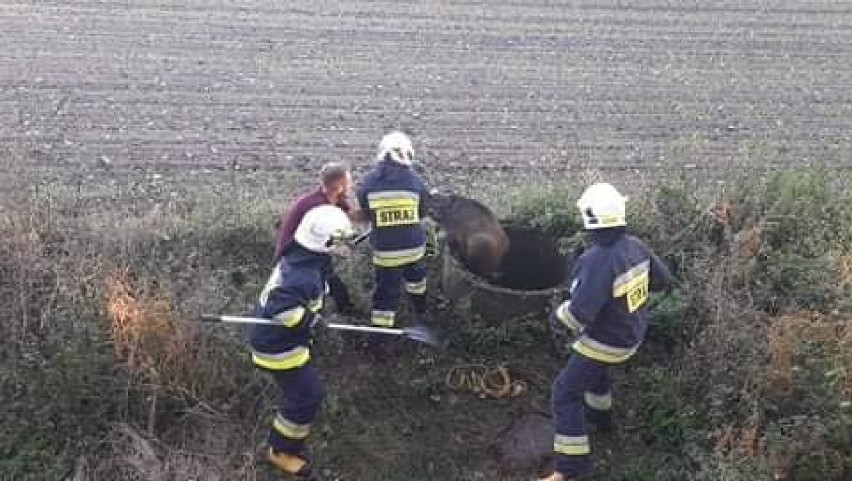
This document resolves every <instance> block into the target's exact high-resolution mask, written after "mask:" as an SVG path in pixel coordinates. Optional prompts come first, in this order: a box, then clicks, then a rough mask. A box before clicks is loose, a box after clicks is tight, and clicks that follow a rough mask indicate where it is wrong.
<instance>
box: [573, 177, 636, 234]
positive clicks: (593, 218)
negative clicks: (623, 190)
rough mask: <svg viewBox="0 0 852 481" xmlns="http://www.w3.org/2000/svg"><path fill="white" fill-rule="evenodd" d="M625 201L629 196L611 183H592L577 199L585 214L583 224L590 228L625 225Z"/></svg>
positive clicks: (582, 212) (581, 212) (583, 214)
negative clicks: (625, 195) (624, 194)
mask: <svg viewBox="0 0 852 481" xmlns="http://www.w3.org/2000/svg"><path fill="white" fill-rule="evenodd" d="M625 202H627V197H624V196H623V195H621V194H620V193H619V192H618V191H617V190H616V189H615V187H613V186H612V185H611V184H607V183H597V184H592V185H590V186H589V187H588V188H586V190H585V192H583V195H581V196H580V200H578V201H577V207H578V208H579V209H580V214H581V215H582V216H583V226H584V227H585V228H586V229H587V230H590V229H607V228H609V227H619V226H623V225H625V224H626V221H625V212H624V211H625V208H624V207H625V206H624V204H625Z"/></svg>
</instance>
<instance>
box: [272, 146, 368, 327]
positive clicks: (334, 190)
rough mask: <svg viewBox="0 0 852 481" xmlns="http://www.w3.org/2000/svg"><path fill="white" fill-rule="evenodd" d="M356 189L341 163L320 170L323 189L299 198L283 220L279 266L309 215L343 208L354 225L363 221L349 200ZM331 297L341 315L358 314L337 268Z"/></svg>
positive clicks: (332, 274) (277, 244)
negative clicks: (322, 209) (320, 208)
mask: <svg viewBox="0 0 852 481" xmlns="http://www.w3.org/2000/svg"><path fill="white" fill-rule="evenodd" d="M351 188H352V173H351V172H350V170H349V169H348V168H347V167H346V166H344V165H342V164H339V163H336V162H329V163H327V164H325V165H323V166H322V168H321V169H320V185H319V186H318V187H317V188H316V189H314V190H312V191H311V192H308V193H305V194H303V195H301V196H299V197H298V198H297V199H296V200H294V201H293V203H292V204H290V207H289V208H288V209H287V213H286V214H285V215H284V217H283V218H282V219H281V227H280V228H279V229H278V233H277V235H276V239H275V257H274V260H275V262H276V263H277V262H278V261H279V260H280V259H281V256H283V255H284V249H286V248H287V246H288V245H290V243H291V242H292V241H293V234H294V233H295V232H296V227H297V226H298V225H299V223H300V222H301V221H302V217H303V216H304V215H305V213H306V212H308V211H309V210H311V209H313V208H314V207H317V206H320V205H327V204H330V205H334V206H337V207H340V209H342V210H343V211H344V212H346V214H347V215H349V218H350V220H352V221H353V222H358V221H360V220H361V212H360V211H354V210H353V209H352V208H351V206H350V205H349V202H348V200H347V196H348V195H349V191H350V189H351ZM326 280H327V282H328V287H329V295H330V296H331V298H332V299H334V305H335V307H336V308H337V312H340V313H341V314H347V315H352V314H355V307H354V305H353V304H352V300H351V298H350V296H349V290H348V289H347V288H346V284H344V283H343V281H342V280H341V279H340V277H339V276H338V275H337V274H336V273H335V272H334V269H333V265H331V264H329V272H328V275H327V279H326Z"/></svg>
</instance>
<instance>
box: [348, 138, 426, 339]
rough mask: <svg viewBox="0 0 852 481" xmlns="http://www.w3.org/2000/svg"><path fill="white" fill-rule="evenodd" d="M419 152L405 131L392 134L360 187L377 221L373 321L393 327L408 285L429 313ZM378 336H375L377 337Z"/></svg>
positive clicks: (420, 312) (419, 309)
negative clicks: (416, 163)
mask: <svg viewBox="0 0 852 481" xmlns="http://www.w3.org/2000/svg"><path fill="white" fill-rule="evenodd" d="M413 157H414V150H413V149H412V146H411V140H410V139H409V138H408V136H406V135H405V134H403V133H402V132H391V133H389V134H387V135H385V136H384V138H382V141H381V142H380V144H379V151H378V156H377V159H376V160H377V164H376V165H375V167H374V168H373V169H372V170H371V171H370V172H369V173H368V174H367V176H366V177H365V178H364V181H363V182H362V184H361V186H360V187H359V188H358V191H357V197H358V202H359V203H360V204H361V208H362V209H363V210H364V211H365V212H366V213H367V216H368V218H369V220H370V222H371V223H372V226H373V227H372V232H371V233H370V245H371V247H372V251H373V265H374V268H375V280H376V287H375V290H374V292H373V306H372V312H371V316H370V323H371V324H372V325H373V326H377V327H393V326H394V325H395V322H396V312H397V309H398V307H399V299H400V295H401V289H400V288H401V284H403V283H404V285H405V291H406V292H407V293H408V295H409V297H410V299H411V301H412V305H413V308H414V311H415V314H416V315H417V318H418V322H420V323H422V322H423V321H424V316H425V313H426V272H427V270H426V265H425V262H424V255H425V253H426V230H425V229H424V227H423V225H422V224H421V220H422V219H423V217H424V216H425V207H424V205H423V203H424V199H425V198H426V196H427V195H428V191H427V188H426V184H425V182H424V181H423V179H422V178H421V177H420V176H419V175H418V174H417V173H416V172H414V170H412V168H411V166H412V163H413ZM377 339H378V338H375V337H374V338H373V340H374V341H375V340H377Z"/></svg>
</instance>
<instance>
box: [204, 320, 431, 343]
mask: <svg viewBox="0 0 852 481" xmlns="http://www.w3.org/2000/svg"><path fill="white" fill-rule="evenodd" d="M201 320H202V321H204V322H220V323H233V324H269V325H276V326H280V325H281V323H280V322H278V321H273V320H272V319H264V318H262V317H242V316H220V315H215V314H202V315H201ZM326 327H328V328H329V329H336V330H340V331H356V332H369V333H372V334H386V335H389V336H403V337H406V338H408V339H411V340H412V341H417V342H422V343H425V344H429V345H430V346H437V345H438V344H439V342H438V339H437V336H436V335H435V333H434V332H432V330H431V329H429V328H428V327H426V326H414V327H408V328H403V329H392V328H388V327H372V326H356V325H353V324H338V323H334V322H330V323H327V324H326Z"/></svg>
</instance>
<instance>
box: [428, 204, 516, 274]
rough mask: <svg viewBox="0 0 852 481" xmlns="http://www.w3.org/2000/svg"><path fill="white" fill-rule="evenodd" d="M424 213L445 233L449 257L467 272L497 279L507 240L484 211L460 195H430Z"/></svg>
mask: <svg viewBox="0 0 852 481" xmlns="http://www.w3.org/2000/svg"><path fill="white" fill-rule="evenodd" d="M426 210H427V212H428V214H429V216H430V217H432V218H433V219H434V220H435V221H436V222H438V223H439V224H440V225H441V228H442V229H443V230H444V231H445V232H446V234H447V243H448V245H449V247H450V252H451V253H452V255H453V256H454V257H455V258H456V259H458V260H459V261H461V263H462V264H463V265H464V266H465V267H466V268H467V269H468V270H469V271H471V272H473V273H474V274H477V275H479V276H482V277H492V278H493V277H499V275H500V274H499V271H500V266H501V264H502V261H503V257H504V256H505V255H506V252H507V251H508V250H509V237H508V236H507V235H506V232H505V231H504V230H503V227H501V226H500V222H499V221H498V220H497V217H495V216H494V214H493V213H492V212H491V210H489V209H488V207H485V206H484V205H482V204H481V203H479V202H477V201H475V200H473V199H469V198H466V197H462V196H460V195H456V194H439V193H432V194H430V195H429V197H428V198H427V199H426Z"/></svg>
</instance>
